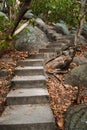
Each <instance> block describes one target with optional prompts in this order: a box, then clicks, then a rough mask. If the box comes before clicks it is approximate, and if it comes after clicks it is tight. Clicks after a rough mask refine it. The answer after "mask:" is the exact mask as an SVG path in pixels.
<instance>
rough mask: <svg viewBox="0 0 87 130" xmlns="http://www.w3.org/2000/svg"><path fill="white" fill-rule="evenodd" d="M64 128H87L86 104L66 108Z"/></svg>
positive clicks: (82, 129)
mask: <svg viewBox="0 0 87 130" xmlns="http://www.w3.org/2000/svg"><path fill="white" fill-rule="evenodd" d="M65 130H87V104H80V105H75V106H73V107H71V108H69V109H68V110H67V112H66V114H65Z"/></svg>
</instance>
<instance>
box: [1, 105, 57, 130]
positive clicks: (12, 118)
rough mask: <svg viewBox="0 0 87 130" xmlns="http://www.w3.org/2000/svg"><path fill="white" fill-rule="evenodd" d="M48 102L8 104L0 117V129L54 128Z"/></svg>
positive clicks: (41, 129)
mask: <svg viewBox="0 0 87 130" xmlns="http://www.w3.org/2000/svg"><path fill="white" fill-rule="evenodd" d="M55 127H56V126H55V119H54V117H53V113H52V110H51V109H50V106H49V105H48V104H41V105H39V104H38V105H37V104H36V105H13V106H8V107H7V108H6V109H5V111H4V112H3V114H2V116H1V117H0V130H55Z"/></svg>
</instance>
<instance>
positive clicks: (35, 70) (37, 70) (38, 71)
mask: <svg viewBox="0 0 87 130" xmlns="http://www.w3.org/2000/svg"><path fill="white" fill-rule="evenodd" d="M15 75H18V76H32V75H44V68H43V66H36V67H35V66H29V67H28V66H26V67H21V66H19V67H16V68H15Z"/></svg>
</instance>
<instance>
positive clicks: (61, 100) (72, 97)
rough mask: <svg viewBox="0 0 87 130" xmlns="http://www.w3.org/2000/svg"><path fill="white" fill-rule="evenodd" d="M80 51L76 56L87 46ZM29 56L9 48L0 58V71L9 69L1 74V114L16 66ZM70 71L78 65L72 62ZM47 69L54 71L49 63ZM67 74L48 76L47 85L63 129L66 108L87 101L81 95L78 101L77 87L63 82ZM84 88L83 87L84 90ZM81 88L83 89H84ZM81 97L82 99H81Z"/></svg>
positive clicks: (53, 107) (84, 50)
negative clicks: (6, 74) (3, 74)
mask: <svg viewBox="0 0 87 130" xmlns="http://www.w3.org/2000/svg"><path fill="white" fill-rule="evenodd" d="M80 50H81V51H80V52H77V54H76V57H81V56H83V53H84V52H86V51H87V48H86V47H85V48H80ZM27 57H28V53H27V52H19V51H16V50H9V51H8V52H7V53H6V54H4V55H3V56H2V57H1V58H0V71H2V70H3V69H5V70H8V71H9V75H8V76H5V77H1V76H0V114H1V112H2V111H3V109H4V106H5V100H6V95H7V93H8V92H9V90H10V86H11V83H10V80H11V78H12V77H13V76H14V68H15V67H16V63H17V61H18V60H21V59H22V60H23V59H26V58H27ZM71 66H73V67H70V68H68V71H71V70H72V69H73V68H74V67H76V66H77V65H76V64H75V63H73V62H72V63H71ZM46 69H47V70H48V71H49V72H52V71H54V70H53V69H52V68H50V67H49V65H46ZM65 75H66V74H56V75H55V76H48V78H47V87H48V91H49V94H50V101H51V107H52V109H53V112H54V115H55V118H56V121H57V125H58V126H59V127H60V129H61V130H64V114H65V112H66V110H67V109H68V108H69V107H70V106H73V105H75V104H80V103H87V96H85V95H80V96H79V102H78V103H76V95H77V92H78V88H77V87H72V86H71V85H65V84H63V82H62V81H63V80H64V77H65ZM83 89H84V88H82V90H83ZM82 90H81V91H82ZM80 99H81V100H80Z"/></svg>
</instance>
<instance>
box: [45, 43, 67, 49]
mask: <svg viewBox="0 0 87 130" xmlns="http://www.w3.org/2000/svg"><path fill="white" fill-rule="evenodd" d="M65 45H66V44H64V43H54V44H49V45H47V46H46V47H47V48H53V47H54V48H55V47H62V46H65Z"/></svg>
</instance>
